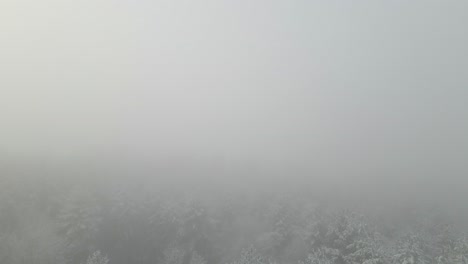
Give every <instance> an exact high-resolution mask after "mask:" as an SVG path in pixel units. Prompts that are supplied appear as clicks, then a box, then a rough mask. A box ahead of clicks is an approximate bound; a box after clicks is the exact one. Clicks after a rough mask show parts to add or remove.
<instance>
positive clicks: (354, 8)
mask: <svg viewBox="0 0 468 264" xmlns="http://www.w3.org/2000/svg"><path fill="white" fill-rule="evenodd" d="M467 10H468V2H466V1H461V0H460V1H430V0H428V1H370V0H369V1H325V0H323V1H305V0H288V1H279V0H269V1H267V0H236V1H224V0H217V1H215V0H199V1H188V0H187V1H182V0H170V1H169V0H164V1H159V0H155V1H148V0H139V1H130V0H113V1H111V0H80V1H78V0H77V1H74V0H41V1H37V0H2V1H1V2H0V150H1V152H2V153H3V154H6V155H13V156H19V157H21V156H28V157H45V158H51V159H54V158H57V157H62V158H63V157H66V158H70V159H73V158H74V157H78V156H87V155H96V153H99V155H105V154H106V153H108V154H109V155H110V154H115V153H126V155H131V156H134V157H139V156H145V157H148V156H149V157H153V156H154V157H170V156H184V157H188V158H194V159H223V160H242V161H249V162H254V163H258V164H262V165H261V166H283V167H288V168H295V169H297V170H299V171H304V169H307V170H317V169H318V168H320V170H322V172H324V171H326V172H327V173H330V174H342V175H347V174H349V175H354V176H357V175H360V174H375V175H380V176H381V177H391V176H390V175H400V177H409V176H408V175H415V176H416V177H426V176H427V175H428V174H434V175H438V177H442V176H444V177H445V176H447V175H455V176H456V177H463V176H465V177H466V172H467V171H468V170H467V166H468V165H466V164H465V163H468V162H467V160H468V136H467V135H468V29H467V25H468V16H467V15H466V12H467ZM307 170H305V171H307Z"/></svg>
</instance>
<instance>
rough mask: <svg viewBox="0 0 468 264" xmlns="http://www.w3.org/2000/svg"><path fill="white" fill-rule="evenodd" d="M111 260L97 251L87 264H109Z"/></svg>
mask: <svg viewBox="0 0 468 264" xmlns="http://www.w3.org/2000/svg"><path fill="white" fill-rule="evenodd" d="M108 263H109V258H108V257H107V256H105V255H103V254H102V253H101V251H99V250H97V251H95V252H93V254H91V255H90V256H89V257H88V259H87V260H86V263H85V264H108Z"/></svg>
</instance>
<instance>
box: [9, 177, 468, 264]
mask: <svg viewBox="0 0 468 264" xmlns="http://www.w3.org/2000/svg"><path fill="white" fill-rule="evenodd" d="M25 179H28V180H27V181H26V180H25ZM44 179H45V178H34V177H32V178H31V177H29V178H26V177H24V176H23V177H16V178H15V177H3V178H2V181H1V182H0V186H1V192H0V195H1V197H0V263H8V264H29V263H34V264H51V263H57V264H62V263H63V264H66V263H70V264H128V263H135V264H158V263H159V264H218V263H226V264H271V263H279V264H281V263H285V264H290V263H291V264H292V263H294V264H327V263H330V264H357V263H359V264H363V263H365V264H371V263H374V264H410V263H414V264H423V263H427V264H432V263H433V264H442V263H444V264H445V263H446V264H448V263H467V261H468V237H467V236H466V232H465V231H466V225H465V226H463V225H462V224H461V223H460V222H457V221H454V219H455V218H454V217H453V215H451V213H450V212H449V211H447V210H444V208H442V207H437V206H430V205H425V206H424V205H422V204H420V205H417V204H408V203H398V204H393V205H391V206H390V205H387V206H382V204H378V203H372V202H369V201H368V202H364V203H362V204H352V203H350V202H344V201H339V200H336V201H333V199H330V198H325V199H324V197H323V196H322V197H320V196H318V195H314V192H312V191H307V188H305V189H304V191H298V190H296V191H294V192H293V191H290V190H287V189H286V188H284V189H281V188H278V187H276V188H274V189H273V188H270V189H268V188H256V187H255V186H254V188H237V190H235V188H234V187H230V189H231V191H227V192H224V191H223V192H218V193H215V192H209V191H207V190H208V188H206V189H205V190H202V189H200V188H198V190H195V187H196V186H193V184H192V185H188V186H184V187H182V188H176V187H174V186H173V187H169V186H170V185H169V184H165V185H162V184H158V182H157V181H156V182H155V181H152V182H150V181H146V182H143V181H139V182H138V184H136V183H135V182H134V181H133V183H130V182H132V181H130V182H127V183H124V182H123V181H121V182H117V181H114V182H113V183H111V182H107V181H103V182H100V183H99V184H98V183H97V181H96V180H90V179H88V180H83V179H82V180H77V179H75V180H74V181H70V180H68V181H65V180H63V179H62V180H60V178H55V179H54V180H49V181H46V180H44ZM248 184H249V183H248V182H247V183H246V186H248ZM178 185H183V183H182V182H179V184H178ZM250 187H252V186H250ZM241 190H242V191H241Z"/></svg>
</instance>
